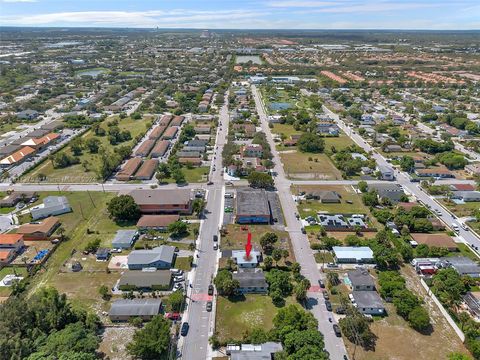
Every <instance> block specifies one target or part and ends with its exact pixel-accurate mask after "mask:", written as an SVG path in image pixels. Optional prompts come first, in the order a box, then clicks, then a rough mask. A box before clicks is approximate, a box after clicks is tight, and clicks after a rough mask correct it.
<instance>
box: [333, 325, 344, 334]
mask: <svg viewBox="0 0 480 360" xmlns="http://www.w3.org/2000/svg"><path fill="white" fill-rule="evenodd" d="M333 331H334V332H335V335H337V337H341V336H342V332H341V331H340V326H338V325H337V324H333Z"/></svg>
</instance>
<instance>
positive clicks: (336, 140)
mask: <svg viewBox="0 0 480 360" xmlns="http://www.w3.org/2000/svg"><path fill="white" fill-rule="evenodd" d="M323 140H324V141H325V149H326V150H331V148H332V146H333V147H335V149H336V150H337V151H339V150H343V149H345V148H347V147H349V146H350V145H354V144H355V143H354V142H353V141H352V140H351V139H350V137H348V136H347V135H345V134H343V133H342V134H341V135H340V136H338V137H325V138H323Z"/></svg>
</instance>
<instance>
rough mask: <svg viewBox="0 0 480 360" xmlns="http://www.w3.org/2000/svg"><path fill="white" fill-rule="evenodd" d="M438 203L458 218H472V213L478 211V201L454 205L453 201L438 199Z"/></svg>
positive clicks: (479, 207) (479, 206)
mask: <svg viewBox="0 0 480 360" xmlns="http://www.w3.org/2000/svg"><path fill="white" fill-rule="evenodd" d="M440 202H441V203H442V204H443V205H445V206H446V207H447V208H448V209H449V210H450V211H451V212H453V213H454V214H455V215H457V216H458V217H465V216H473V213H474V211H475V210H478V209H480V202H478V201H471V202H466V203H465V204H455V203H454V202H453V201H446V200H445V199H440Z"/></svg>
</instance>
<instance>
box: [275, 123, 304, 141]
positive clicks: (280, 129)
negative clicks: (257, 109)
mask: <svg viewBox="0 0 480 360" xmlns="http://www.w3.org/2000/svg"><path fill="white" fill-rule="evenodd" d="M271 130H272V133H273V134H279V135H280V134H283V135H285V136H286V138H289V137H290V136H292V135H300V134H301V133H302V132H301V131H297V130H295V129H294V128H293V126H292V125H289V124H278V123H276V124H273V128H272V129H271Z"/></svg>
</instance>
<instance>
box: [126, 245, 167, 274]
mask: <svg viewBox="0 0 480 360" xmlns="http://www.w3.org/2000/svg"><path fill="white" fill-rule="evenodd" d="M174 257H175V247H173V246H168V245H161V246H158V247H156V248H153V249H151V250H133V251H132V252H131V253H130V254H129V255H128V260H127V264H128V268H129V269H130V270H141V269H143V268H153V267H154V268H157V269H169V268H171V267H172V264H173V262H174Z"/></svg>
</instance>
